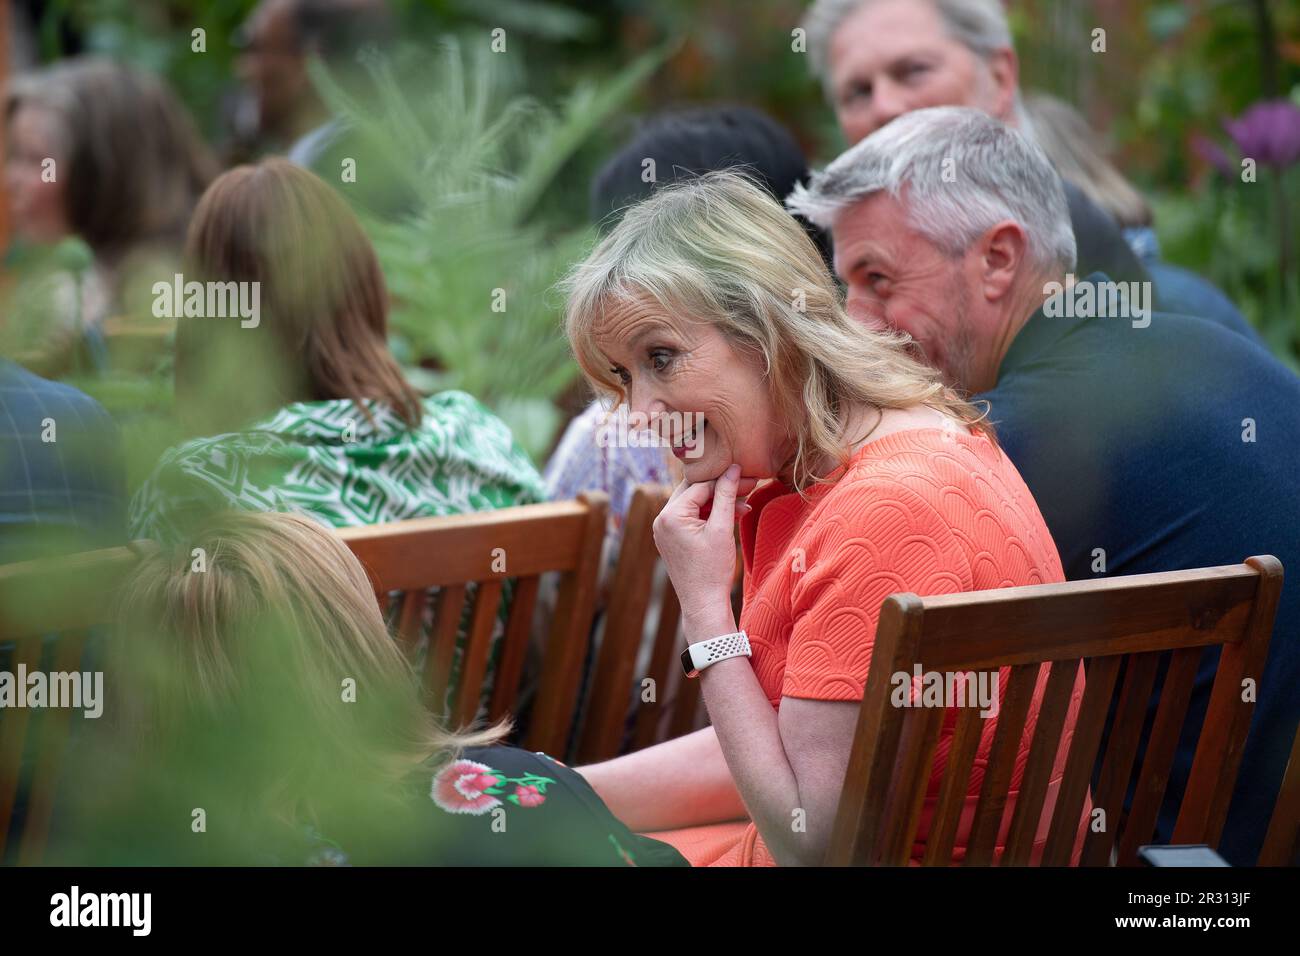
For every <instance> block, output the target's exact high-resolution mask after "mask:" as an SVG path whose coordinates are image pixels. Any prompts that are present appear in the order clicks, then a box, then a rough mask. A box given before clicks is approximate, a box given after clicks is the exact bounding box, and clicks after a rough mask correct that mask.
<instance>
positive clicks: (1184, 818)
mask: <svg viewBox="0 0 1300 956" xmlns="http://www.w3.org/2000/svg"><path fill="white" fill-rule="evenodd" d="M1246 564H1247V565H1248V566H1249V567H1251V568H1252V569H1254V571H1255V572H1256V573H1257V574H1258V582H1259V587H1258V593H1257V595H1256V598H1255V602H1254V604H1253V606H1252V607H1251V614H1250V618H1249V620H1248V622H1247V624H1246V627H1245V636H1244V639H1243V640H1242V641H1240V642H1239V643H1231V644H1225V645H1224V647H1223V653H1222V654H1221V655H1220V657H1219V669H1218V672H1217V673H1216V675H1215V680H1214V687H1213V688H1212V689H1211V691H1210V704H1209V706H1208V707H1207V708H1206V711H1205V723H1204V725H1203V727H1202V730H1201V737H1200V740H1199V741H1198V742H1197V747H1196V756H1195V758H1194V759H1193V760H1192V773H1191V776H1190V778H1189V779H1188V781H1187V796H1186V797H1185V798H1184V799H1183V802H1182V804H1181V805H1180V807H1179V811H1178V821H1177V822H1176V823H1175V824H1174V833H1173V837H1172V840H1173V842H1174V843H1206V844H1208V845H1210V846H1218V844H1219V837H1220V835H1221V834H1222V833H1223V824H1224V822H1225V821H1226V820H1227V818H1228V805H1229V804H1230V803H1231V802H1232V791H1233V787H1234V786H1235V785H1236V782H1237V771H1238V770H1239V769H1240V768H1241V755H1242V751H1244V750H1245V748H1246V736H1247V734H1248V733H1249V731H1250V719H1251V717H1252V716H1253V715H1254V713H1255V698H1254V696H1253V695H1251V697H1250V699H1249V700H1247V699H1245V695H1244V694H1243V693H1242V690H1243V688H1244V686H1245V682H1246V681H1250V682H1251V683H1252V685H1253V686H1254V687H1256V688H1258V687H1259V685H1260V681H1261V679H1262V677H1263V673H1264V662H1265V661H1266V660H1267V659H1268V645H1269V640H1270V638H1271V637H1272V635H1273V623H1274V618H1275V616H1276V614H1277V602H1278V599H1279V598H1280V597H1281V595H1282V562H1281V561H1279V560H1278V559H1277V558H1275V557H1273V556H1271V555H1264V556H1261V557H1254V558H1247V559H1246Z"/></svg>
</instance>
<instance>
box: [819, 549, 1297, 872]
mask: <svg viewBox="0 0 1300 956" xmlns="http://www.w3.org/2000/svg"><path fill="white" fill-rule="evenodd" d="M1281 586H1282V565H1281V563H1280V562H1279V561H1278V560H1277V559H1276V558H1274V557H1272V556H1264V557H1254V558H1249V559H1248V560H1247V561H1246V562H1245V564H1244V565H1233V566H1228V567H1217V568H1204V569H1199V570H1192V571H1176V572H1169V573H1162V574H1143V575H1134V576H1131V577H1121V578H1112V579H1106V580H1095V581H1078V582H1069V583H1065V584H1049V585H1039V586H1033V587H1016V588H1005V589H1001V590H991V591H975V592H970V593H963V594H955V595H949V596H944V597H926V598H921V597H917V596H916V595H914V594H896V595H893V596H891V597H890V598H888V599H886V601H885V602H884V605H883V607H882V609H881V615H880V621H879V626H878V629H877V632H876V642H875V649H874V652H873V655H872V662H871V668H870V671H869V673H868V676H867V683H866V689H865V693H864V696H863V701H862V708H861V711H860V713H859V718H858V725H857V733H856V736H855V739H854V744H853V751H852V755H851V757H850V761H849V766H848V771H847V774H846V776H845V782H844V789H843V792H842V794H841V798H840V803H839V810H838V814H837V817H836V821H835V827H834V836H833V839H832V842H831V849H830V851H829V853H828V857H827V862H829V863H832V864H838V865H845V864H886V865H904V864H906V863H907V862H908V859H909V857H910V855H911V852H912V847H913V841H914V839H915V834H916V832H917V829H918V823H919V820H920V816H921V813H922V809H923V804H924V799H925V796H926V789H927V786H928V784H929V781H930V778H931V773H932V769H933V758H934V755H935V752H936V745H937V743H938V740H939V736H940V729H941V726H942V723H943V721H944V718H945V713H946V712H945V710H944V709H943V708H941V707H929V708H926V707H915V708H912V707H908V708H904V707H896V706H893V705H891V700H890V698H891V692H892V687H891V676H892V675H894V674H897V673H899V672H902V673H905V674H909V675H910V674H912V673H913V667H914V665H917V664H919V665H921V668H922V671H923V672H930V671H937V672H940V673H961V672H968V671H975V672H977V671H996V669H999V668H1004V667H1009V668H1010V680H1009V683H1008V684H1007V686H1006V688H1005V697H1004V698H1003V701H1002V704H1001V709H1000V712H999V713H998V716H997V721H998V723H997V727H996V731H995V733H994V736H993V742H992V751H991V754H990V758H989V763H988V766H987V767H986V768H985V771H984V778H983V783H982V785H981V789H980V791H979V798H978V803H977V805H976V808H975V812H974V818H973V822H972V824H971V828H970V834H969V838H968V841H967V848H966V857H965V862H966V863H967V864H969V865H975V866H979V865H988V864H990V863H991V862H993V857H994V851H995V843H996V841H997V839H998V835H999V832H1000V829H1001V825H1002V818H1003V811H1004V810H1005V809H1006V803H1007V800H1008V790H1009V784H1010V781H1011V779H1012V773H1013V768H1014V764H1015V760H1016V755H1017V751H1018V749H1019V747H1020V742H1021V737H1022V733H1023V730H1024V726H1025V719H1026V715H1027V713H1028V711H1029V708H1030V704H1031V699H1032V696H1033V694H1034V690H1035V685H1036V682H1037V680H1038V678H1039V674H1040V668H1041V667H1042V666H1043V665H1047V667H1048V668H1049V672H1048V676H1047V679H1046V690H1045V693H1044V695H1043V697H1042V700H1041V708H1040V710H1039V714H1038V720H1037V725H1036V728H1035V731H1034V734H1033V737H1032V740H1031V742H1030V750H1029V756H1028V764H1027V766H1026V767H1025V770H1024V777H1023V780H1022V782H1021V786H1020V789H1019V792H1018V795H1017V797H1016V800H1015V809H1014V811H1013V813H1012V817H1011V821H1010V825H1009V831H1008V837H1007V842H1006V845H1005V848H1004V852H1003V856H1002V858H1001V862H1002V864H1003V865H1024V864H1026V863H1028V862H1030V854H1031V851H1032V844H1033V841H1034V837H1035V834H1036V833H1038V832H1039V823H1040V818H1041V816H1042V811H1043V804H1044V797H1045V794H1046V791H1047V788H1048V784H1049V779H1050V775H1051V771H1052V768H1053V765H1054V763H1055V760H1056V757H1057V750H1058V746H1059V744H1060V740H1061V737H1062V730H1063V726H1064V721H1065V717H1066V714H1067V708H1068V705H1069V702H1070V697H1071V694H1072V692H1073V685H1074V681H1075V677H1076V675H1077V672H1078V668H1079V663H1080V661H1087V662H1088V667H1087V683H1086V689H1085V690H1084V693H1083V699H1082V704H1081V707H1080V710H1079V714H1078V720H1077V723H1076V725H1075V728H1074V735H1073V739H1072V741H1071V745H1070V748H1069V752H1068V755H1067V757H1066V763H1065V774H1064V778H1063V780H1062V782H1061V786H1060V790H1059V793H1058V795H1057V799H1056V802H1055V805H1054V807H1053V812H1052V815H1051V820H1050V830H1049V831H1048V838H1047V844H1046V848H1045V851H1044V853H1043V855H1042V859H1041V861H1040V862H1041V863H1042V864H1043V865H1056V866H1062V865H1067V864H1068V863H1069V862H1070V858H1071V851H1072V849H1073V847H1074V844H1075V840H1076V834H1077V830H1078V825H1079V821H1080V817H1081V814H1082V812H1083V807H1084V800H1085V799H1086V798H1087V796H1088V790H1089V780H1090V777H1091V775H1092V772H1093V768H1094V766H1095V765H1096V758H1097V756H1098V753H1099V747H1100V744H1101V737H1102V729H1103V725H1104V723H1105V721H1106V717H1107V713H1108V710H1109V705H1110V702H1111V697H1112V694H1113V693H1114V691H1115V687H1116V684H1117V679H1118V678H1119V676H1120V672H1121V668H1122V669H1123V681H1122V686H1121V687H1120V690H1119V698H1118V705H1117V708H1116V711H1115V717H1114V723H1113V725H1112V728H1111V731H1110V736H1109V742H1108V746H1107V747H1106V752H1105V755H1104V758H1103V761H1102V764H1101V773H1100V777H1099V781H1098V785H1097V788H1096V791H1095V792H1094V793H1093V794H1092V799H1093V805H1094V808H1101V809H1103V810H1104V811H1105V820H1106V821H1107V825H1106V826H1105V828H1104V830H1101V831H1100V832H1096V831H1094V828H1093V827H1091V826H1090V827H1089V828H1088V833H1087V836H1086V839H1085V842H1084V845H1083V856H1082V861H1081V862H1082V863H1083V864H1084V865H1094V866H1095V865H1106V864H1107V863H1108V862H1109V861H1110V858H1111V853H1112V850H1115V851H1117V854H1118V857H1117V859H1118V862H1119V864H1120V865H1131V864H1133V863H1135V862H1136V858H1137V850H1138V847H1140V846H1141V845H1143V844H1146V843H1149V842H1151V838H1152V835H1153V833H1154V828H1155V823H1156V817H1157V814H1158V812H1159V809H1160V805H1161V802H1162V800H1163V798H1164V795H1165V788H1166V783H1167V781H1168V777H1169V769H1170V766H1171V764H1172V761H1173V758H1174V751H1175V748H1176V746H1177V743H1178V738H1179V734H1180V732H1181V730H1182V727H1183V722H1184V718H1185V715H1186V712H1187V707H1188V702H1189V700H1190V697H1191V693H1192V685H1193V681H1194V680H1195V677H1196V672H1197V667H1198V664H1199V663H1200V660H1201V657H1202V654H1203V653H1204V652H1205V650H1206V648H1209V647H1212V646H1214V645H1221V646H1222V653H1221V655H1220V659H1219V665H1218V671H1217V673H1216V677H1215V682H1214V686H1213V690H1212V693H1211V698H1210V702H1209V707H1208V711H1207V714H1206V718H1205V721H1204V724H1203V726H1202V728H1201V731H1200V736H1199V739H1198V742H1197V748H1196V753H1195V757H1194V759H1193V765H1192V770H1191V777H1190V779H1189V781H1188V784H1187V788H1186V791H1185V793H1184V794H1183V797H1182V802H1181V805H1180V809H1179V814H1178V818H1177V823H1176V824H1175V828H1174V832H1173V842H1174V843H1205V844H1208V845H1210V846H1217V845H1218V841H1219V836H1220V833H1221V831H1222V829H1223V823H1224V819H1225V817H1226V816H1227V812H1228V804H1229V801H1230V799H1231V796H1232V789H1233V785H1234V783H1235V781H1236V778H1237V771H1238V768H1239V766H1240V761H1241V753H1242V748H1243V747H1244V745H1245V740H1246V734H1247V731H1248V730H1249V727H1250V718H1251V713H1252V711H1253V710H1254V702H1253V701H1254V698H1253V696H1252V695H1244V694H1243V686H1244V685H1243V682H1244V681H1246V680H1247V679H1252V680H1253V681H1254V682H1255V686H1258V683H1259V678H1260V675H1261V673H1262V671H1263V666H1264V660H1265V657H1266V655H1267V652H1268V642H1269V637H1270V634H1271V632H1272V629H1273V617H1274V613H1275V611H1276V608H1277V600H1278V594H1279V592H1280V590H1281ZM1169 652H1172V653H1171V654H1170V657H1169V663H1168V671H1167V673H1166V675H1165V679H1164V683H1163V685H1162V689H1161V693H1160V700H1159V703H1158V707H1157V710H1156V715H1155V721H1154V724H1153V726H1152V730H1151V734H1150V737H1149V739H1148V743H1147V747H1146V752H1145V758H1144V759H1143V761H1142V762H1141V768H1140V772H1139V774H1138V778H1137V788H1136V791H1135V792H1134V797H1133V802H1132V805H1131V807H1130V809H1129V812H1128V814H1127V817H1126V818H1124V819H1123V820H1122V818H1123V817H1124V814H1123V801H1124V797H1125V793H1126V791H1127V790H1128V788H1129V783H1130V780H1131V777H1132V774H1133V770H1134V758H1135V756H1136V752H1137V748H1138V743H1139V737H1140V735H1141V732H1142V727H1143V723H1144V720H1145V718H1146V716H1147V711H1148V706H1149V704H1150V701H1151V696H1152V689H1153V686H1154V681H1155V677H1156V672H1157V668H1158V666H1159V664H1160V662H1161V658H1162V657H1163V656H1164V655H1165V654H1167V653H1169ZM1243 697H1245V698H1246V699H1243ZM954 709H955V710H956V711H957V714H956V723H955V727H954V731H953V736H952V740H951V747H950V750H949V752H948V755H947V767H946V770H945V774H944V776H943V778H942V780H941V783H940V787H939V790H938V795H937V799H936V804H935V806H934V812H933V818H932V823H931V826H930V830H929V835H928V839H927V842H926V850H925V856H924V860H923V862H924V863H925V864H929V865H933V864H938V865H944V864H947V863H950V862H951V860H952V849H953V843H954V837H955V834H956V832H957V828H958V823H959V818H960V814H961V811H962V805H963V803H964V801H965V797H966V794H967V785H968V782H969V779H970V772H971V766H972V760H973V757H974V755H975V752H976V747H977V745H978V743H979V739H980V735H981V730H982V727H981V722H982V718H981V717H980V716H979V710H978V708H975V707H969V706H967V707H959V708H954ZM1094 812H1095V810H1094ZM1121 821H1122V822H1121Z"/></svg>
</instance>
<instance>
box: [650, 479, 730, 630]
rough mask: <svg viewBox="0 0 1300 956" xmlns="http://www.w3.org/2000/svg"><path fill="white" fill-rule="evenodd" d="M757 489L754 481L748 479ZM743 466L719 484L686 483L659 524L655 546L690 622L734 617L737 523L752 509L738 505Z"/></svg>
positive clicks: (678, 488) (670, 501) (668, 505)
mask: <svg viewBox="0 0 1300 956" xmlns="http://www.w3.org/2000/svg"><path fill="white" fill-rule="evenodd" d="M746 482H747V483H748V485H749V487H750V488H752V487H753V484H754V481H753V479H746ZM740 486H741V479H740V466H739V465H732V466H731V467H730V468H728V469H727V470H726V471H725V472H723V473H722V475H721V477H719V478H718V479H717V480H716V481H701V482H696V483H695V484H691V483H689V482H686V481H683V482H682V483H681V484H680V485H678V486H677V488H676V489H675V490H674V491H673V494H672V497H671V498H669V499H668V503H667V504H666V505H664V509H663V511H661V512H659V517H658V518H656V519H655V523H654V536H655V545H656V546H657V547H658V548H659V554H660V555H661V556H662V557H663V559H664V564H665V566H666V567H667V568H668V575H669V577H671V578H672V581H673V587H674V589H676V591H677V597H678V599H679V600H680V602H681V606H682V615H683V616H684V617H685V618H686V619H687V620H691V619H697V620H698V619H704V620H707V619H708V617H709V616H710V615H711V614H717V615H719V620H721V616H722V614H723V612H724V611H725V616H726V617H727V618H730V617H731V582H732V579H733V577H734V574H735V570H736V539H735V521H736V518H737V516H738V515H739V514H744V513H745V512H746V511H748V510H749V505H747V504H745V503H744V502H743V501H742V502H739V503H738V502H737V497H738V494H739V489H740Z"/></svg>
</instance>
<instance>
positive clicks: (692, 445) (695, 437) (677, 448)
mask: <svg viewBox="0 0 1300 956" xmlns="http://www.w3.org/2000/svg"><path fill="white" fill-rule="evenodd" d="M706 424H707V423H706V422H700V427H699V430H698V431H695V432H692V433H691V434H690V435H683V436H682V440H681V442H679V443H674V444H673V446H672V448H673V457H675V458H677V459H678V460H679V461H681V460H683V459H685V458H687V457H688V456H689V457H692V458H698V457H699V454H698V453H697V454H694V455H692V454H691V452H693V451H696V449H699V448H700V442H702V441H703V440H704V439H703V437H702V436H703V434H704V428H705V425H706Z"/></svg>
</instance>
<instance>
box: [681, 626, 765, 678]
mask: <svg viewBox="0 0 1300 956" xmlns="http://www.w3.org/2000/svg"><path fill="white" fill-rule="evenodd" d="M687 650H688V651H690V655H691V663H692V664H693V665H694V667H695V670H696V671H697V672H698V671H702V670H704V669H705V668H706V667H712V666H713V665H714V664H716V663H718V661H725V660H726V659H727V658H729V657H750V656H751V654H750V649H749V635H748V634H746V633H745V632H744V631H737V632H736V633H735V634H723V635H722V636H721V637H711V638H709V639H708V640H707V641H697V642H696V643H694V644H691V645H690V646H689V647H688V648H687Z"/></svg>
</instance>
